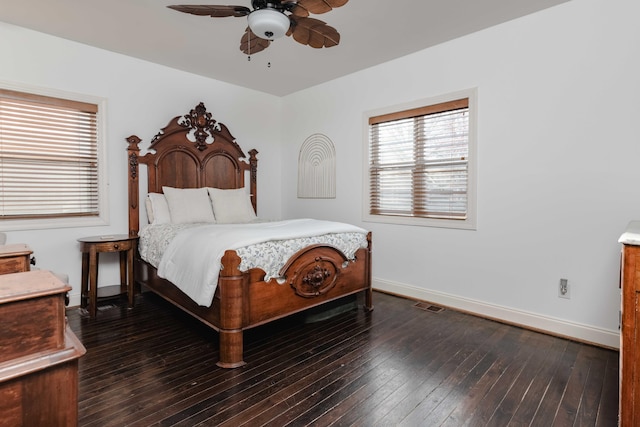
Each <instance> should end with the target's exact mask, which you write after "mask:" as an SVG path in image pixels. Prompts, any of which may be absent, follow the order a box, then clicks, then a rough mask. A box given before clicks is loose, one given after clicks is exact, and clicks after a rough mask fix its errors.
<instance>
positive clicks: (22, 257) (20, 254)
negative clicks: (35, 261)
mask: <svg viewBox="0 0 640 427" xmlns="http://www.w3.org/2000/svg"><path fill="white" fill-rule="evenodd" d="M32 253H33V251H32V250H31V249H30V248H29V246H27V245H25V244H24V243H18V244H13V245H0V274H7V273H19V272H21V271H29V264H30V261H31V254H32Z"/></svg>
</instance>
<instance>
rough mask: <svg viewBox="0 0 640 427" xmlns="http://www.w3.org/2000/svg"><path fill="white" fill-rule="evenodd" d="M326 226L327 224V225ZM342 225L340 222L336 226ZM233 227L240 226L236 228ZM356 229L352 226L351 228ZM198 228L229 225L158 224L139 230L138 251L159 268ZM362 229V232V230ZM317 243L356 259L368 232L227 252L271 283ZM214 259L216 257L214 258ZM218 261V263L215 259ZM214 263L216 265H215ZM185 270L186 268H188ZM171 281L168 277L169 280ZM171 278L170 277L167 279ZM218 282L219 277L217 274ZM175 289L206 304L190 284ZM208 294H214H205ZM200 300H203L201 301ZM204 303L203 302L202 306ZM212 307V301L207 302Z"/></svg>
mask: <svg viewBox="0 0 640 427" xmlns="http://www.w3.org/2000/svg"><path fill="white" fill-rule="evenodd" d="M295 221H312V220H294V221H292V222H295ZM325 223H326V222H325ZM265 224H268V225H269V226H272V224H276V223H273V222H269V223H265ZM336 224H340V223H336ZM233 227H238V226H237V225H236V226H233ZM350 227H353V226H350ZM196 228H201V229H202V230H203V232H205V230H206V231H207V232H212V230H213V232H214V233H215V231H216V230H215V229H216V228H220V229H221V230H226V229H229V226H228V225H212V224H200V223H197V224H157V225H148V226H146V227H145V228H143V229H142V230H141V231H140V241H139V251H140V256H141V257H142V259H144V260H145V261H147V262H148V263H149V264H151V265H153V266H154V267H156V268H159V273H160V266H161V262H162V261H163V255H164V254H165V252H166V250H167V248H168V247H169V246H170V244H171V242H172V241H174V239H175V238H176V236H178V235H179V234H180V233H183V232H185V233H187V234H192V233H197V234H199V231H198V230H195V229H196ZM247 228H249V229H256V228H260V224H256V223H252V224H249V225H248V227H247ZM353 229H358V227H353ZM360 230H361V231H360ZM314 244H327V245H330V246H332V247H335V248H336V249H339V250H340V251H341V252H342V253H344V254H345V256H346V257H347V258H348V259H353V257H354V255H355V252H356V251H357V250H358V249H359V248H366V247H367V237H366V231H365V230H362V229H359V230H358V231H348V232H336V233H327V234H320V235H308V236H304V237H298V238H287V239H276V240H267V241H262V242H259V243H252V244H250V245H247V246H241V247H237V248H233V247H231V248H227V249H235V251H236V253H237V254H238V256H240V258H241V260H242V262H241V264H240V269H241V270H243V271H246V270H249V269H251V268H261V269H262V270H264V271H265V273H266V276H265V280H270V279H271V278H277V277H278V273H279V271H280V269H281V268H282V267H283V266H284V265H285V263H286V262H287V261H288V260H289V259H290V258H291V257H292V256H293V255H294V254H295V253H296V252H298V251H299V250H301V249H303V248H305V247H307V246H310V245H314ZM211 256H214V255H211ZM216 261H218V262H219V260H216ZM165 262H166V260H165ZM212 264H214V265H215V264H216V263H215V262H213V263H212ZM185 268H186V267H185ZM167 278H168V277H167ZM168 279H171V278H168ZM216 282H217V275H216ZM174 284H176V286H178V287H179V288H181V289H182V290H183V291H184V292H185V293H187V295H189V296H191V297H192V298H193V299H194V300H195V301H196V302H198V303H199V304H200V305H207V304H206V302H207V301H208V297H207V298H206V300H207V301H203V300H202V298H198V295H199V294H198V292H200V291H198V292H195V295H190V292H189V288H190V287H191V286H190V285H187V286H186V288H187V289H183V287H182V286H181V284H180V283H175V282H174ZM216 284H217V283H214V284H208V285H210V286H213V289H214V290H215V285H216ZM206 294H207V295H208V294H211V297H212V295H213V294H212V293H211V292H210V291H209V292H206ZM199 299H200V301H199ZM203 302H204V303H203ZM208 304H210V301H208Z"/></svg>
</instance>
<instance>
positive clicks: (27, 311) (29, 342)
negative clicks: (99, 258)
mask: <svg viewBox="0 0 640 427" xmlns="http://www.w3.org/2000/svg"><path fill="white" fill-rule="evenodd" d="M70 290H71V287H70V286H68V285H66V284H64V283H62V282H60V281H59V280H58V279H57V278H56V277H55V276H54V275H53V274H52V273H51V272H49V271H45V270H36V271H30V272H24V273H12V274H5V275H2V276H0V324H2V328H0V348H2V351H1V352H0V363H1V362H4V361H7V360H11V359H15V358H18V357H22V356H26V355H29V354H32V353H36V352H41V351H47V350H58V349H60V348H63V347H64V339H65V312H64V310H65V304H64V303H65V296H66V293H67V292H68V291H70Z"/></svg>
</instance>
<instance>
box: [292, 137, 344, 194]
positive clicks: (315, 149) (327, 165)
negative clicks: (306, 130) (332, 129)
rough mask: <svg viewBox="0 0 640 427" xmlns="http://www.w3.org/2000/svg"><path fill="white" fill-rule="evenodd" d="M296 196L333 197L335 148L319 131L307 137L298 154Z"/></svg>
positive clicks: (334, 190) (334, 187)
mask: <svg viewBox="0 0 640 427" xmlns="http://www.w3.org/2000/svg"><path fill="white" fill-rule="evenodd" d="M298 197H299V198H302V199H335V197H336V150H335V147H334V145H333V142H331V140H330V139H329V138H328V137H327V136H325V135H322V134H320V133H315V134H313V135H311V136H310V137H308V138H307V139H306V140H305V141H304V142H303V143H302V147H300V155H299V156H298Z"/></svg>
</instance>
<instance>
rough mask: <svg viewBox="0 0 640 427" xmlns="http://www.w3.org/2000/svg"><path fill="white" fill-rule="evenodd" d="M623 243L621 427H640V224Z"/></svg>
mask: <svg viewBox="0 0 640 427" xmlns="http://www.w3.org/2000/svg"><path fill="white" fill-rule="evenodd" d="M618 241H619V242H620V243H622V265H621V280H620V282H621V283H620V286H621V288H622V303H621V306H622V308H621V311H622V318H621V325H620V327H621V333H620V407H619V410H620V415H619V416H620V426H621V427H637V426H640V337H638V335H639V334H640V313H639V312H638V310H640V221H632V222H630V223H629V225H628V226H627V230H626V231H625V233H624V234H623V235H622V236H620V239H619V240H618Z"/></svg>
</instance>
